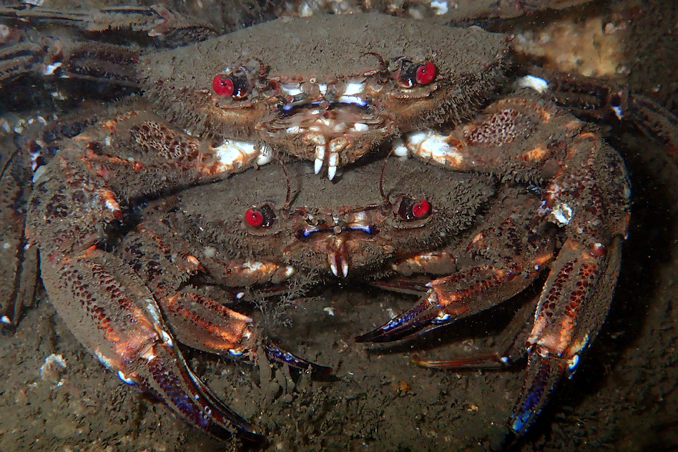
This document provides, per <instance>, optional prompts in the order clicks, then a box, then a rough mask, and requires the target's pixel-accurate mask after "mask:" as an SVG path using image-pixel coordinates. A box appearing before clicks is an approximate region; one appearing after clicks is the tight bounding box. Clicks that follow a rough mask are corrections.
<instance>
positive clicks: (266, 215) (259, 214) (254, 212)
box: [245, 204, 275, 229]
mask: <svg viewBox="0 0 678 452" xmlns="http://www.w3.org/2000/svg"><path fill="white" fill-rule="evenodd" d="M274 221H275V213H274V212H273V209H271V206H269V205H266V204H264V205H263V206H261V207H251V208H249V209H247V212H245V222H246V223H247V224H248V225H250V226H252V227H253V228H257V229H263V228H269V227H271V225H272V224H273V222H274Z"/></svg>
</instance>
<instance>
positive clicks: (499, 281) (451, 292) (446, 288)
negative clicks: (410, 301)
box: [356, 201, 553, 342]
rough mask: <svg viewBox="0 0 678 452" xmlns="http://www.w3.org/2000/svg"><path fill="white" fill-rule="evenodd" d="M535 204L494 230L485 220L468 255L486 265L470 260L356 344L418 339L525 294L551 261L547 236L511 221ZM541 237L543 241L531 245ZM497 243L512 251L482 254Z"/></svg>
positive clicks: (518, 210) (514, 212) (520, 208)
mask: <svg viewBox="0 0 678 452" xmlns="http://www.w3.org/2000/svg"><path fill="white" fill-rule="evenodd" d="M535 202H536V201H535ZM535 202H528V203H525V204H521V205H518V206H516V207H515V208H514V209H513V210H512V211H511V215H510V216H509V217H508V218H503V219H500V221H497V223H496V224H492V220H490V226H489V227H487V228H485V229H483V230H482V231H480V232H479V233H478V234H476V236H475V238H474V239H473V241H472V242H471V244H470V245H469V246H468V249H469V251H471V250H472V251H473V252H474V253H476V254H480V255H482V254H486V255H487V257H488V258H489V259H488V261H487V263H483V264H481V265H478V264H475V263H474V262H475V261H474V260H469V261H467V262H468V263H467V264H466V265H462V267H461V268H460V270H459V271H457V272H456V273H453V274H452V275H450V276H446V277H442V278H438V279H435V280H433V281H431V282H430V283H428V284H427V285H426V289H427V293H426V294H425V295H424V296H423V297H422V299H421V300H420V301H419V302H418V303H417V304H415V305H414V306H413V307H412V308H410V309H409V310H407V311H405V312H403V313H402V314H400V315H399V316H397V317H395V318H393V319H391V320H390V321H388V322H387V323H386V324H384V325H382V326H381V327H379V328H377V329H376V330H374V331H371V332H369V333H366V334H364V335H362V336H359V337H358V338H356V340H357V341H358V342H386V341H393V340H396V339H400V338H402V337H404V336H407V335H412V334H415V333H417V334H422V333H424V332H425V331H428V330H430V329H434V328H437V327H438V326H440V325H444V324H449V323H452V322H454V321H456V320H459V319H462V318H465V317H469V316H472V315H475V314H477V313H479V312H482V311H484V310H486V309H488V308H491V307H492V306H495V305H497V304H499V303H501V302H502V301H504V300H506V299H508V298H510V297H511V296H513V295H516V294H518V293H520V292H522V291H523V290H525V288H527V287H528V286H529V285H530V284H532V282H533V281H534V280H535V278H537V276H539V273H540V270H541V268H543V267H544V266H546V265H548V264H549V262H550V261H551V259H552V258H553V242H552V241H551V240H550V239H549V238H548V234H539V233H538V232H539V230H533V231H529V233H528V234H527V236H526V235H525V233H524V231H525V230H526V229H527V228H528V226H529V224H516V223H515V222H514V221H513V218H521V217H524V218H529V216H526V215H521V213H524V211H528V212H529V211H530V210H532V209H533V208H534V207H535V206H534V204H535ZM495 221H496V220H495ZM521 235H522V236H523V238H520V236H521ZM540 235H544V238H542V239H540V240H536V239H534V237H538V236H540ZM496 237H504V238H507V239H508V240H513V239H514V238H515V241H514V243H515V245H514V247H512V248H511V247H509V248H508V249H509V251H510V252H505V253H504V254H502V255H500V256H493V255H492V253H491V251H489V252H488V251H487V250H491V249H494V248H499V246H497V245H498V244H496V243H494V241H493V240H495V238H496ZM424 270H425V269H424ZM422 330H423V331H422Z"/></svg>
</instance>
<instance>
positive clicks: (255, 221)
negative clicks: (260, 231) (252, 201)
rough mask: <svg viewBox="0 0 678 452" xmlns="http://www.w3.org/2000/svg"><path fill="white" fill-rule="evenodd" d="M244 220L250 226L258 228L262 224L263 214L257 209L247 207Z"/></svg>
mask: <svg viewBox="0 0 678 452" xmlns="http://www.w3.org/2000/svg"><path fill="white" fill-rule="evenodd" d="M245 221H247V224H249V225H250V226H254V227H255V228H258V227H260V226H261V225H263V224H264V216H263V215H262V214H261V212H259V211H256V210H254V209H247V212H245Z"/></svg>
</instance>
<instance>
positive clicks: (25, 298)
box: [0, 137, 38, 330]
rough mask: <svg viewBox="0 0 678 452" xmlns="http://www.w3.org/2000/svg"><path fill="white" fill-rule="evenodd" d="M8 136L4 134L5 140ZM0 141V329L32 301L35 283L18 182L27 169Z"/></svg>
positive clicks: (14, 321) (34, 255)
mask: <svg viewBox="0 0 678 452" xmlns="http://www.w3.org/2000/svg"><path fill="white" fill-rule="evenodd" d="M9 140H10V137H5V140H3V141H4V142H8V141H9ZM4 142H0V146H1V147H2V149H1V152H2V154H1V155H0V261H1V262H7V263H10V264H9V265H2V266H0V330H2V329H4V328H12V327H14V326H16V324H17V322H18V321H19V318H20V317H21V313H22V311H23V308H24V306H25V305H30V304H31V303H32V302H33V301H34V300H33V298H34V295H35V289H36V286H37V284H38V280H37V275H38V256H37V248H36V247H31V246H27V242H26V237H25V231H24V222H23V219H22V218H21V214H20V212H21V211H23V210H24V209H25V204H26V201H25V197H26V191H27V190H28V187H27V186H26V185H25V184H23V183H22V181H23V180H27V179H28V178H29V177H30V176H29V175H30V168H28V167H27V166H28V165H26V164H24V160H23V159H22V158H21V156H20V155H18V153H17V152H15V149H14V146H13V145H9V144H7V145H6V146H5V145H4Z"/></svg>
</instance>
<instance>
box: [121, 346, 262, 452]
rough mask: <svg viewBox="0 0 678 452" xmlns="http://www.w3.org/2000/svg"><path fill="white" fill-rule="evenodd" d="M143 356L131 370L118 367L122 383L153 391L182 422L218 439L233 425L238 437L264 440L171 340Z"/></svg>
mask: <svg viewBox="0 0 678 452" xmlns="http://www.w3.org/2000/svg"><path fill="white" fill-rule="evenodd" d="M144 359H145V360H146V362H142V363H140V364H141V366H139V367H138V370H137V371H135V372H134V374H131V375H126V374H123V373H122V372H121V371H118V376H119V377H120V378H121V379H122V380H123V381H124V382H125V383H128V384H130V385H133V386H134V385H138V386H139V387H140V389H141V390H142V391H144V392H148V393H150V394H153V395H154V396H155V397H156V398H157V399H158V400H161V401H162V402H164V403H165V405H167V406H168V407H169V408H170V409H171V410H172V411H174V412H175V413H176V414H177V415H178V416H179V417H181V418H182V419H184V420H185V421H186V422H188V423H189V424H191V425H193V426H196V427H198V428H200V429H201V430H203V431H205V432H207V433H209V434H210V435H212V436H214V437H216V438H218V439H221V440H227V439H229V438H231V437H232V436H233V429H234V428H235V430H236V432H237V435H238V437H239V438H242V439H245V440H247V441H249V442H252V443H263V442H264V441H265V437H264V436H262V435H259V434H258V433H256V432H255V431H254V428H253V427H252V426H251V425H250V424H249V423H248V422H247V421H245V420H244V419H243V418H242V417H240V416H239V415H238V414H237V413H235V412H234V411H233V410H231V409H230V408H229V407H227V406H226V405H224V404H223V403H222V402H221V401H220V400H219V399H218V398H217V397H216V396H215V395H214V394H212V392H211V391H210V390H209V388H208V387H207V386H206V385H205V384H204V383H203V382H202V381H200V379H199V378H198V377H197V376H196V375H195V374H194V373H193V372H192V371H191V370H190V369H189V368H188V366H187V365H186V363H185V362H184V360H183V358H182V357H181V355H180V354H179V353H177V352H176V351H175V350H174V348H173V347H172V345H171V342H167V343H161V344H156V345H154V346H152V347H151V348H150V349H149V350H148V351H147V352H146V354H145V355H144Z"/></svg>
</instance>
